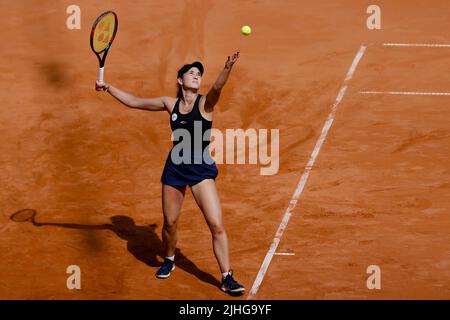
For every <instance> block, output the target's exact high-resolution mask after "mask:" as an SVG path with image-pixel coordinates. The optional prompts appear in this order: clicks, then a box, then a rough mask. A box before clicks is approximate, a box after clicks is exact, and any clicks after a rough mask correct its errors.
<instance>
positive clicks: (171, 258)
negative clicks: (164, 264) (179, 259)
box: [166, 255, 175, 261]
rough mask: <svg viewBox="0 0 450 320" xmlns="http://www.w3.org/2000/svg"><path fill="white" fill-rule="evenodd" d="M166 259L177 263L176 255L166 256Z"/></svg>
mask: <svg viewBox="0 0 450 320" xmlns="http://www.w3.org/2000/svg"><path fill="white" fill-rule="evenodd" d="M166 259H169V260H170V261H175V255H173V256H170V257H169V256H166Z"/></svg>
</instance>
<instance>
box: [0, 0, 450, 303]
mask: <svg viewBox="0 0 450 320" xmlns="http://www.w3.org/2000/svg"><path fill="white" fill-rule="evenodd" d="M69 4H72V3H69V2H67V1H50V0H46V1H42V0H40V1H31V0H30V1H2V2H0V11H1V13H2V17H3V19H1V21H0V30H2V45H1V47H2V49H1V57H2V59H1V60H0V81H1V91H0V100H1V101H2V104H3V105H2V107H1V108H0V136H1V142H0V240H1V241H0V274H1V277H0V298H1V299H236V298H233V297H229V296H227V295H225V294H223V293H222V292H221V291H220V290H218V288H217V285H218V283H219V282H218V281H219V276H220V273H219V270H218V266H217V263H216V260H215V258H214V255H213V252H212V245H211V237H210V232H209V230H208V227H207V225H206V223H205V222H204V219H203V216H202V214H201V212H200V210H199V209H198V208H197V206H196V204H195V201H194V200H193V197H192V194H191V193H190V192H188V193H187V197H186V200H185V203H184V206H183V209H182V215H181V221H180V225H179V243H178V247H179V250H180V251H179V254H178V258H177V266H178V268H177V269H176V270H175V271H174V273H173V274H172V276H171V277H170V278H169V279H167V280H158V279H156V278H155V277H154V273H155V271H156V269H157V266H158V265H159V263H160V262H161V261H162V258H161V255H162V243H161V236H160V233H161V226H162V210H161V185H160V175H161V172H162V169H163V166H164V161H165V158H166V156H167V153H168V152H169V150H170V147H171V141H170V133H171V132H170V127H169V117H168V114H167V113H165V112H159V113H158V112H146V111H141V110H132V109H129V108H126V107H124V106H123V105H121V104H119V103H118V102H117V101H115V100H114V99H113V98H112V97H110V96H108V95H107V94H105V93H102V92H96V91H95V90H94V82H95V79H96V77H97V70H98V62H97V60H96V57H95V56H94V54H93V53H92V52H91V49H90V47H89V33H90V27H91V24H92V22H93V21H94V20H95V18H96V16H97V15H98V14H99V13H101V12H102V11H104V10H106V9H112V10H114V11H115V12H116V13H117V14H118V17H119V31H118V34H117V37H116V39H115V42H114V44H113V46H112V49H111V50H110V52H109V55H108V58H107V62H106V68H105V81H107V82H109V83H111V84H113V85H115V86H117V87H119V88H121V89H123V90H126V91H129V92H132V93H134V94H136V95H138V96H144V97H156V96H162V95H175V90H176V87H175V83H176V82H175V81H176V79H175V76H176V71H177V70H178V68H179V67H180V66H181V65H183V64H184V63H188V62H192V61H193V60H201V61H202V62H203V63H204V65H205V68H206V73H205V76H204V80H203V85H202V90H201V93H206V92H207V90H208V88H209V87H210V86H211V85H212V83H213V81H214V80H215V79H216V77H217V75H218V74H219V72H220V70H221V69H222V68H223V65H224V63H225V60H226V57H227V56H228V55H230V54H231V53H233V52H234V51H235V50H237V49H240V50H241V57H240V59H239V61H238V62H237V64H236V65H235V67H234V69H233V71H232V74H231V77H230V79H229V82H228V83H227V85H226V87H225V88H224V91H223V95H222V97H221V100H220V102H219V105H218V106H217V109H216V111H215V114H214V117H215V118H214V127H215V128H217V129H220V130H222V131H224V130H225V129H227V128H242V129H248V128H254V129H260V128H266V129H272V128H273V129H279V130H280V131H279V132H280V168H279V171H278V173H277V174H275V175H271V176H262V175H260V168H261V166H260V165H248V164H247V165H237V164H221V165H218V167H219V176H218V179H217V186H218V189H219V192H220V197H221V201H222V207H223V214H224V219H225V223H226V227H227V231H228V235H229V240H230V254H231V259H232V267H233V269H234V271H235V275H236V278H237V279H238V280H239V281H240V282H242V283H243V284H245V285H246V287H247V293H246V295H244V296H242V297H241V298H238V299H246V298H247V297H248V291H250V288H251V287H252V284H253V282H254V280H255V278H256V275H257V274H258V271H259V269H260V267H261V264H262V261H263V259H264V257H265V255H266V253H267V251H268V249H269V247H270V244H271V243H272V240H273V238H274V235H275V232H276V230H277V229H278V226H279V224H280V221H281V219H282V217H283V215H284V212H285V210H286V208H287V206H288V205H289V202H290V199H291V197H292V194H293V192H294V190H295V189H296V187H297V184H298V182H299V179H300V177H301V175H302V173H303V172H304V169H305V165H306V163H307V162H308V160H309V158H310V156H311V152H312V150H313V149H314V146H315V144H316V141H317V139H318V137H319V135H320V133H321V130H322V127H323V125H324V123H325V121H326V119H327V117H328V114H329V113H330V110H331V106H332V105H333V103H334V102H335V99H336V96H337V94H338V91H339V89H340V87H341V85H342V83H343V80H344V78H345V75H346V73H347V71H348V69H349V67H350V65H351V63H352V61H353V59H354V57H355V55H356V53H357V52H358V50H359V48H360V46H361V45H362V44H368V45H369V46H368V48H367V50H366V53H365V55H364V56H363V58H362V60H361V62H360V63H359V65H358V67H357V69H356V72H355V74H354V77H353V79H352V80H351V81H350V82H349V87H348V90H347V92H346V94H345V97H344V99H343V100H342V102H341V103H340V104H339V106H338V109H337V114H336V118H335V121H334V123H333V126H332V127H331V129H330V131H329V134H328V136H327V138H326V140H325V143H324V145H323V146H322V149H321V150H320V154H319V156H318V158H317V161H316V163H315V165H314V168H313V169H312V171H311V174H310V177H309V180H308V181H307V184H306V187H305V190H304V191H303V193H302V195H301V197H300V198H299V202H298V204H297V206H296V207H295V209H294V210H293V212H292V217H291V220H290V222H289V224H288V226H287V228H286V230H285V232H284V234H283V237H282V239H281V242H280V245H279V248H278V250H277V251H278V252H287V253H294V254H295V255H289V256H279V255H276V256H274V257H273V260H272V262H271V264H270V266H269V268H268V271H267V274H266V275H265V277H264V279H263V282H262V284H261V287H260V288H259V291H258V292H257V293H256V295H255V296H254V299H355V298H356V299H384V298H387V299H403V298H407V299H418V298H425V299H428V298H438V299H448V298H450V234H449V230H450V216H449V210H450V197H449V194H450V164H449V163H450V162H449V156H450V147H449V146H450V129H449V122H450V97H449V96H400V95H392V96H389V95H364V94H360V93H359V92H360V91H371V90H372V91H420V92H448V91H450V90H449V84H450V72H449V65H450V48H415V47H412V48H390V47H383V46H382V43H384V42H399V43H437V44H439V43H441V44H445V43H450V39H449V34H448V30H450V19H448V17H449V13H448V12H449V8H448V1H446V0H441V1H439V0H432V1H427V2H424V1H406V0H390V1H387V0H385V1H377V4H378V5H379V6H380V7H381V9H382V29H381V30H368V29H367V27H366V19H367V17H368V14H367V13H366V9H367V6H368V5H369V4H371V3H369V2H367V1H358V0H345V1H334V0H319V1H298V0H296V1H225V0H220V1H207V0H204V1H178V0H167V1H144V0H142V1H108V2H107V3H105V4H104V5H102V6H101V5H100V3H99V2H95V3H94V2H92V1H87V0H83V1H82V0H79V1H77V3H76V4H77V5H79V6H80V8H81V19H82V27H81V30H68V29H67V28H66V19H67V17H68V14H67V13H66V8H67V6H68V5H69ZM245 24H248V25H250V26H251V27H252V29H253V33H252V35H251V36H249V37H244V36H242V35H241V34H240V33H239V30H240V28H241V26H242V25H245ZM24 208H32V209H35V210H36V211H37V213H38V214H37V216H36V221H37V222H39V223H42V224H43V225H42V226H35V225H33V224H31V223H28V222H22V223H17V222H14V221H12V220H11V219H10V216H11V215H12V214H13V213H14V212H16V211H18V210H20V209H24ZM118 216H119V217H118ZM46 224H47V225H46ZM152 225H153V226H152ZM124 229H126V230H124ZM69 265H78V266H79V267H80V268H81V279H82V280H81V285H82V288H81V290H68V289H67V287H66V280H67V277H68V276H69V275H68V274H67V273H66V268H67V267H68V266H69ZM369 265H378V266H379V267H380V268H381V272H382V276H381V279H382V280H381V281H382V282H381V283H382V288H381V290H369V289H368V288H367V287H366V280H367V278H368V277H369V275H368V274H367V273H366V269H367V267H368V266H369Z"/></svg>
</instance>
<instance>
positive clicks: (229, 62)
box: [225, 51, 240, 69]
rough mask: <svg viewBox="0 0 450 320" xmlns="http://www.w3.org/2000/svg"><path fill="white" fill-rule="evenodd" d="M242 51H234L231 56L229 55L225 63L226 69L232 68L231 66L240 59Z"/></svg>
mask: <svg viewBox="0 0 450 320" xmlns="http://www.w3.org/2000/svg"><path fill="white" fill-rule="evenodd" d="M239 54H240V51H237V52H236V53H234V54H233V55H232V56H231V57H230V56H228V60H227V62H226V63H225V69H231V67H232V66H233V65H234V64H235V62H236V61H237V60H238V59H239Z"/></svg>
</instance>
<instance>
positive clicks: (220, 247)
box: [191, 179, 244, 292]
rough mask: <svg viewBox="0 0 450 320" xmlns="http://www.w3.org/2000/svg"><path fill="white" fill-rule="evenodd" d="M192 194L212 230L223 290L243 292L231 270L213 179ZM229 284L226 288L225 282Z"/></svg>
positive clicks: (198, 185) (195, 188)
mask: <svg viewBox="0 0 450 320" xmlns="http://www.w3.org/2000/svg"><path fill="white" fill-rule="evenodd" d="M191 190H192V194H193V196H194V199H195V201H196V202H197V205H198V206H199V208H200V210H201V211H202V213H203V215H204V217H205V219H206V222H207V224H208V226H209V229H210V230H211V235H212V241H213V249H214V254H215V256H216V259H217V262H218V263H219V267H220V270H221V272H222V275H223V279H222V290H224V291H228V292H242V291H244V287H243V286H242V285H240V284H238V283H237V282H236V281H234V279H233V277H232V273H231V270H230V258H229V252H228V237H227V233H226V230H225V225H224V223H223V219H222V209H221V206H220V199H219V194H218V192H217V188H216V184H215V182H214V180H213V179H205V180H203V181H202V182H200V183H198V184H196V185H194V186H192V188H191ZM225 280H227V281H228V283H226V285H225V286H224V281H225Z"/></svg>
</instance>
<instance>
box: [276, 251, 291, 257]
mask: <svg viewBox="0 0 450 320" xmlns="http://www.w3.org/2000/svg"><path fill="white" fill-rule="evenodd" d="M274 255H276V256H295V253H289V252H275V253H274Z"/></svg>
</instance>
